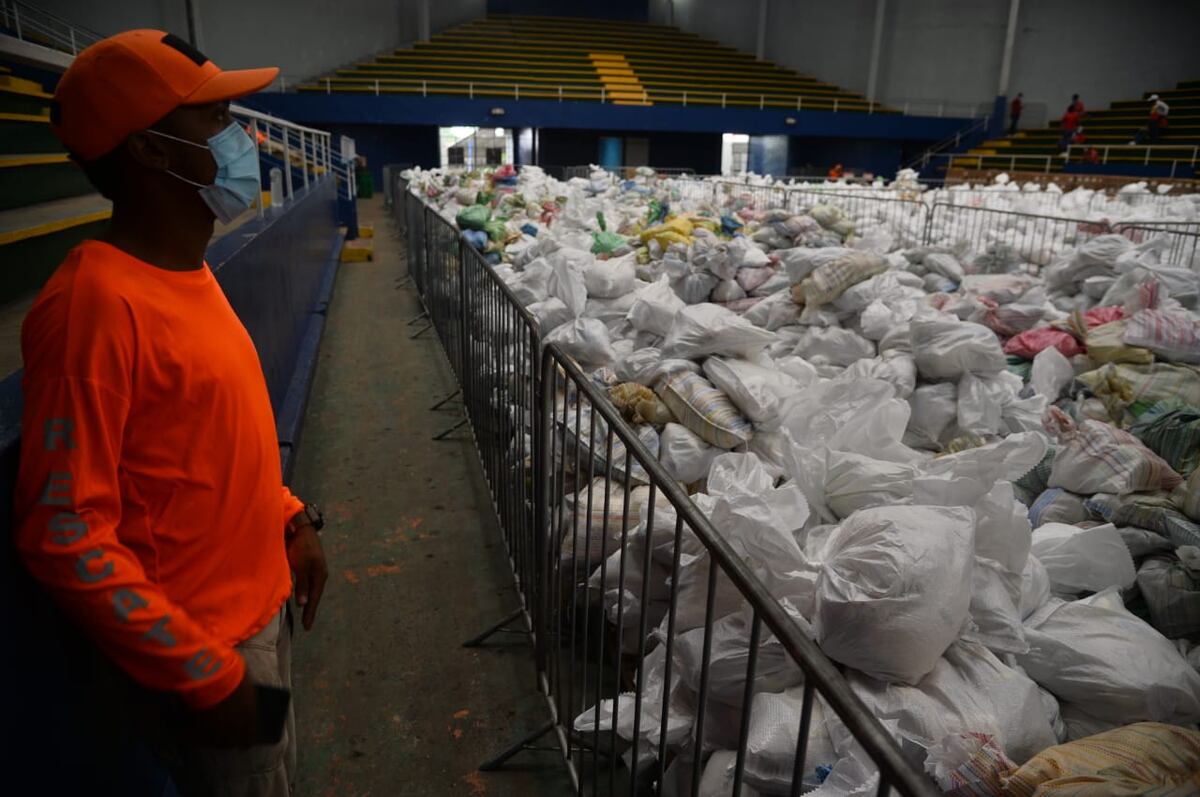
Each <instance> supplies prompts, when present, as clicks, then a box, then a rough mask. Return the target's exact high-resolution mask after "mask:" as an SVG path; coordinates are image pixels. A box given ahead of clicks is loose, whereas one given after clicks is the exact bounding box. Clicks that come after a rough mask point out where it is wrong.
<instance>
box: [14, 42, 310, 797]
mask: <svg viewBox="0 0 1200 797" xmlns="http://www.w3.org/2000/svg"><path fill="white" fill-rule="evenodd" d="M278 71H279V70H278V69H275V68H267V69H250V70H242V71H230V72H225V71H222V70H221V69H220V68H218V67H217V65H216V64H214V63H213V62H212V61H210V60H209V59H208V58H206V57H205V56H204V55H203V54H201V53H200V52H198V51H196V50H195V49H194V48H193V47H192V46H191V45H189V44H188V43H187V42H186V41H184V40H182V39H180V38H179V37H177V36H175V35H173V34H168V33H164V32H162V31H157V30H133V31H127V32H125V33H120V34H117V35H115V36H112V37H110V38H107V39H104V40H102V41H100V42H98V43H96V44H93V45H92V46H90V47H88V48H87V49H85V50H84V51H83V52H81V53H80V54H79V55H78V56H77V57H76V58H75V60H74V62H73V63H72V64H71V66H70V67H69V68H68V69H67V71H66V73H65V74H64V75H63V76H62V79H61V80H60V81H59V83H58V87H57V89H56V90H55V94H54V101H53V104H52V107H51V114H50V126H51V128H52V130H53V131H54V133H55V135H57V136H58V138H59V139H60V140H61V141H62V143H63V145H64V146H65V147H66V149H67V150H68V152H69V153H70V154H71V157H72V158H73V159H74V160H75V161H76V163H78V164H79V165H80V166H81V167H82V169H83V171H84V173H85V174H86V175H87V177H88V179H89V180H90V181H91V182H92V183H93V184H94V185H95V187H96V188H97V190H98V191H99V192H100V193H101V194H102V195H104V196H105V197H107V198H109V199H111V200H112V218H111V221H110V223H109V226H108V229H107V230H106V232H105V233H104V234H103V235H102V236H100V237H99V238H97V239H94V240H85V241H84V242H82V243H81V244H79V245H78V246H76V247H75V248H74V249H72V250H71V251H70V252H69V253H68V254H67V256H66V259H64V260H63V262H62V264H61V265H60V266H59V267H58V269H57V270H56V271H55V273H54V274H53V276H51V278H50V279H49V281H48V282H47V283H46V285H45V287H43V288H42V290H41V292H40V293H39V294H38V296H37V299H36V300H35V301H34V304H33V307H32V309H30V311H29V314H28V316H27V317H26V319H25V323H24V325H23V327H22V329H21V350H22V354H23V356H24V361H25V373H24V378H23V381H22V388H23V391H24V399H25V403H24V413H23V416H22V421H21V424H22V429H23V431H24V435H23V439H22V445H21V464H20V471H19V475H18V479H17V487H16V491H15V494H14V498H13V501H14V516H15V517H14V519H15V529H16V530H15V532H14V535H15V540H14V541H15V546H16V549H17V551H18V553H19V555H20V557H21V559H22V560H23V562H24V564H25V566H26V568H27V569H28V570H29V572H30V573H31V574H32V575H33V577H34V578H35V579H36V580H37V581H38V582H40V584H41V585H42V586H43V587H44V588H45V589H46V590H47V592H49V594H50V595H51V596H52V597H53V598H54V599H55V600H56V602H57V603H58V604H59V605H60V606H61V607H62V608H63V609H64V611H65V613H66V614H67V616H68V617H69V618H71V619H72V620H73V621H74V622H75V623H76V624H78V625H79V626H80V627H81V628H82V630H83V631H84V632H85V633H86V634H87V635H88V636H89V637H91V639H92V640H93V641H94V642H95V644H96V646H97V647H98V648H99V651H100V652H101V653H102V654H103V656H104V658H106V659H107V660H108V661H109V662H111V663H112V664H113V665H115V668H116V671H117V673H123V675H124V677H121V676H120V675H119V674H117V673H114V681H115V682H116V683H117V684H119V685H120V687H119V689H117V692H118V694H117V695H114V696H112V697H111V698H109V699H110V700H112V701H113V702H114V703H117V704H118V705H119V706H120V709H119V710H118V711H116V712H114V713H115V716H114V717H111V718H109V719H108V720H107V721H110V722H113V723H117V722H121V721H127V722H130V723H131V724H133V725H134V726H135V727H134V729H133V730H134V731H135V732H137V733H140V735H141V736H142V737H143V738H144V739H145V740H146V742H147V744H148V745H149V746H150V748H151V749H153V750H154V751H155V753H156V754H157V755H158V756H159V758H160V760H161V761H162V762H163V764H164V765H165V766H166V767H167V768H168V769H169V771H170V772H171V775H172V778H173V779H174V781H175V784H176V786H177V787H178V788H179V790H180V791H181V792H182V793H183V794H184V795H188V797H192V796H193V795H223V796H224V795H242V796H244V797H260V796H262V797H286V796H287V795H288V794H290V790H291V783H292V780H293V772H294V769H295V741H296V740H295V733H294V723H293V721H292V716H293V715H292V713H291V704H290V700H289V692H288V691H287V690H290V687H291V683H290V681H291V663H290V648H291V643H290V636H291V615H290V613H289V610H288V596H289V594H291V593H292V591H293V573H294V574H295V595H296V603H297V604H298V605H299V606H300V607H302V609H303V620H302V621H303V625H304V627H305V628H306V629H307V628H311V627H312V624H313V621H314V619H315V618H316V612H317V605H318V604H319V602H320V600H321V593H322V592H323V590H324V586H325V581H326V578H327V568H326V563H325V555H324V552H323V551H322V547H321V541H320V538H319V537H318V531H319V530H320V528H321V526H322V525H323V520H322V519H321V515H320V513H319V512H317V511H316V510H315V509H314V508H313V507H312V506H306V505H305V504H303V503H301V502H300V501H299V500H298V499H296V497H295V496H293V495H292V494H291V492H289V490H288V489H287V487H285V486H284V485H283V479H282V475H281V472H280V461H279V443H278V438H277V435H276V428H275V418H274V413H273V411H272V409H271V401H270V396H269V395H268V393H267V385H266V381H265V379H264V377H263V370H262V364H261V363H260V362H259V358H258V353H257V352H256V351H255V348H254V343H253V342H252V341H251V339H250V335H249V334H248V333H247V332H246V328H245V327H244V326H242V323H241V321H240V320H239V319H238V317H237V316H236V315H235V314H234V311H233V308H232V307H230V305H229V301H228V300H227V299H226V298H225V294H224V293H223V292H222V290H221V288H220V286H219V285H218V284H217V281H216V279H215V278H214V277H213V273H212V272H211V271H210V270H209V268H208V265H207V264H206V263H205V262H204V253H205V249H206V248H207V246H208V242H209V239H210V238H211V237H212V234H213V227H214V223H215V222H216V221H217V220H220V221H222V222H229V221H231V220H233V219H234V218H236V217H237V216H239V215H240V214H241V213H242V212H244V211H246V210H247V209H248V208H249V207H250V206H251V204H252V203H253V201H254V200H255V199H256V198H257V197H258V195H259V190H260V185H261V183H260V176H259V161H258V149H257V147H256V146H255V142H254V140H253V139H252V138H251V137H250V136H249V135H247V134H246V132H245V131H244V130H243V129H242V127H241V126H240V125H239V124H238V123H237V121H235V120H234V119H233V117H232V116H231V114H230V108H229V102H230V100H233V99H236V98H238V97H241V96H243V95H246V94H250V93H252V92H255V91H259V90H261V89H263V88H265V87H266V86H267V85H269V84H270V83H271V81H272V80H274V78H275V76H276V74H277V73H278ZM103 697H104V696H103V695H101V696H98V699H103ZM139 725H140V727H139ZM115 732H116V731H114V733H115Z"/></svg>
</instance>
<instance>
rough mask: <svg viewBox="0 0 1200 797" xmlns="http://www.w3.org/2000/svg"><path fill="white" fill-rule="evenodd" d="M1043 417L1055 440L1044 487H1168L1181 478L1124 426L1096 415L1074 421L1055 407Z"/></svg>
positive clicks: (1114, 490) (1114, 489)
mask: <svg viewBox="0 0 1200 797" xmlns="http://www.w3.org/2000/svg"><path fill="white" fill-rule="evenodd" d="M1047 417H1048V418H1049V419H1051V420H1048V421H1047V423H1048V424H1051V431H1052V432H1055V433H1057V437H1058V442H1059V445H1058V447H1057V449H1056V450H1055V454H1054V464H1053V466H1052V467H1051V469H1050V481H1049V483H1048V484H1049V486H1050V487H1062V488H1064V489H1067V490H1070V491H1071V492H1073V493H1085V494H1091V493H1115V494H1117V495H1124V494H1126V493H1133V492H1141V491H1144V490H1159V489H1162V490H1170V489H1173V488H1174V487H1175V486H1176V485H1178V484H1180V483H1181V482H1182V481H1183V478H1182V477H1181V476H1180V475H1179V474H1178V473H1176V472H1175V471H1173V470H1171V466H1170V465H1168V464H1167V463H1166V462H1165V461H1163V459H1162V457H1160V456H1158V454H1155V453H1154V452H1153V451H1151V450H1150V449H1148V448H1146V447H1145V446H1144V445H1142V442H1141V441H1140V440H1138V439H1137V438H1136V437H1134V436H1133V435H1131V434H1129V433H1128V432H1125V431H1122V430H1121V429H1117V428H1115V427H1113V426H1110V425H1109V424H1106V423H1101V422H1100V421H1093V420H1085V421H1083V422H1081V423H1079V424H1078V425H1076V424H1075V423H1074V422H1073V421H1071V420H1070V419H1069V418H1067V416H1066V415H1065V414H1064V413H1062V412H1061V411H1060V410H1058V409H1057V408H1056V407H1051V408H1050V411H1049V415H1048V416H1047Z"/></svg>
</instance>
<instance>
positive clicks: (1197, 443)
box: [1129, 401, 1200, 474]
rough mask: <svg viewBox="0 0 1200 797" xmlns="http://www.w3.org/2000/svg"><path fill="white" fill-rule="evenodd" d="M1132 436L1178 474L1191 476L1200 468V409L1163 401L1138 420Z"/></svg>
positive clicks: (1131, 430) (1133, 427)
mask: <svg viewBox="0 0 1200 797" xmlns="http://www.w3.org/2000/svg"><path fill="white" fill-rule="evenodd" d="M1129 432H1130V434H1132V435H1134V436H1135V437H1137V438H1138V439H1139V440H1141V441H1142V442H1143V443H1145V444H1146V446H1147V447H1148V448H1149V449H1150V450H1151V451H1153V452H1154V453H1155V454H1158V455H1159V456H1160V457H1162V458H1163V459H1164V460H1166V462H1167V464H1169V465H1170V466H1171V468H1172V469H1173V470H1174V471H1175V472H1176V473H1180V474H1185V473H1191V472H1192V471H1194V470H1195V469H1196V468H1198V467H1200V407H1196V406H1192V405H1190V404H1184V403H1183V402H1179V401H1160V402H1159V403H1157V404H1155V405H1153V406H1152V407H1150V408H1149V409H1148V410H1146V411H1145V412H1144V413H1142V414H1141V415H1140V416H1138V419H1137V421H1135V422H1134V424H1133V426H1131V427H1129Z"/></svg>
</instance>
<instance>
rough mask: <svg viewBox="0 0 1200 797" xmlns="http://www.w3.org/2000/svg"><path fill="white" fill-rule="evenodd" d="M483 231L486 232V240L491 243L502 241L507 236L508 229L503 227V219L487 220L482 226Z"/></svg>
mask: <svg viewBox="0 0 1200 797" xmlns="http://www.w3.org/2000/svg"><path fill="white" fill-rule="evenodd" d="M483 231H484V232H486V233H487V235H488V238H491V239H492V240H493V241H503V240H504V237H505V236H506V235H508V227H506V226H505V225H504V220H503V219H489V220H488V221H487V223H485V224H484V225H483Z"/></svg>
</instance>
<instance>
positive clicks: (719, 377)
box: [704, 357, 803, 423]
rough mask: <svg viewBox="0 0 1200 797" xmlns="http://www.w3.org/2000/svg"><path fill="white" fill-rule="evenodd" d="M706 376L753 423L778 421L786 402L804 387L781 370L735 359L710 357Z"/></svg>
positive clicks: (705, 368)
mask: <svg viewBox="0 0 1200 797" xmlns="http://www.w3.org/2000/svg"><path fill="white" fill-rule="evenodd" d="M768 362H769V361H768ZM704 375H705V376H707V377H708V378H709V379H710V380H711V381H712V383H713V384H714V385H715V386H716V387H717V388H718V389H720V390H722V391H724V393H725V395H727V396H728V397H729V400H730V401H732V402H733V403H734V404H735V405H736V406H737V408H738V409H739V410H741V411H742V414H743V415H745V416H746V417H747V418H749V419H750V420H751V421H753V422H754V423H767V422H770V421H773V420H775V419H776V418H777V417H778V416H779V413H780V411H781V409H782V407H783V402H784V400H785V399H786V398H787V397H788V396H790V395H792V394H793V393H795V392H797V391H798V390H800V388H801V387H803V385H801V384H800V383H799V382H798V381H796V380H795V379H793V378H792V377H790V376H788V375H787V374H785V373H783V372H781V371H778V370H776V369H774V368H767V367H765V366H763V365H759V364H757V363H753V362H750V361H749V360H743V359H740V358H734V357H728V358H726V357H709V358H708V359H707V360H705V361H704Z"/></svg>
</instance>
